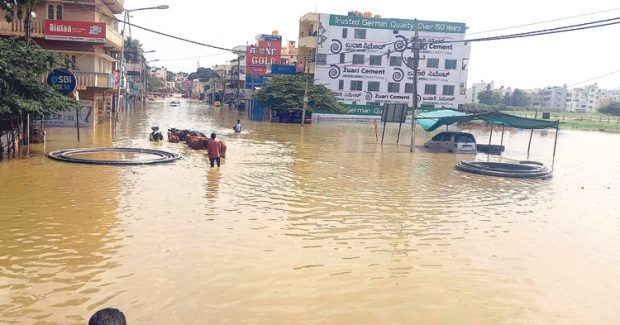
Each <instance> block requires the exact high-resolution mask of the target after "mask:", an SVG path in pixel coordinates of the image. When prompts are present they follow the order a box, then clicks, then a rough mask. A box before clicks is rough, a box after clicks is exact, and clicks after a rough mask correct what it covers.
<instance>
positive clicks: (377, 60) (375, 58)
mask: <svg viewBox="0 0 620 325" xmlns="http://www.w3.org/2000/svg"><path fill="white" fill-rule="evenodd" d="M382 58H383V56H381V55H371V56H370V65H381V61H382Z"/></svg>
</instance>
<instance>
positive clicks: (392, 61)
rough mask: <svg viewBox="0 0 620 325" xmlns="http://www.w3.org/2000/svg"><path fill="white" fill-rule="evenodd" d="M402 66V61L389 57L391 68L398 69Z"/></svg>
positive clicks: (395, 57)
mask: <svg viewBox="0 0 620 325" xmlns="http://www.w3.org/2000/svg"><path fill="white" fill-rule="evenodd" d="M402 64H403V60H402V59H401V58H399V57H397V56H393V57H390V66H391V67H400V66H401V65H402Z"/></svg>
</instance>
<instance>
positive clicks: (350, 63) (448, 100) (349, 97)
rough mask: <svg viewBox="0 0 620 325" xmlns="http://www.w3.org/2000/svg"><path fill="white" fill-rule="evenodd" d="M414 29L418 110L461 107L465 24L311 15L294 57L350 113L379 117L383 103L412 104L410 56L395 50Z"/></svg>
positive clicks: (466, 56) (301, 25)
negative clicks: (418, 49)
mask: <svg viewBox="0 0 620 325" xmlns="http://www.w3.org/2000/svg"><path fill="white" fill-rule="evenodd" d="M368 16H369V15H368ZM416 29H417V30H418V31H419V37H420V40H421V42H422V44H423V46H422V50H421V52H420V55H421V56H422V57H424V60H421V61H420V69H419V72H418V89H417V93H418V96H419V98H418V99H419V105H420V106H421V107H425V106H426V107H436V108H442V107H445V108H454V109H457V108H460V107H462V105H463V104H464V103H465V91H466V84H467V66H468V61H469V53H470V46H469V44H468V43H465V42H462V41H463V40H464V39H465V30H466V26H465V24H463V23H453V22H438V21H424V20H417V21H416V20H406V19H386V18H375V17H364V16H355V15H351V16H341V15H334V14H319V13H309V14H306V15H304V16H303V17H301V19H300V22H299V43H298V44H299V53H298V57H299V58H300V60H301V59H302V58H303V60H305V62H306V65H307V66H306V69H308V70H309V72H310V73H312V74H314V80H315V83H318V84H323V85H325V86H326V87H327V88H329V89H331V90H332V91H333V92H334V94H335V95H336V98H337V99H338V101H339V102H341V103H343V104H344V105H345V106H346V107H347V108H348V109H349V113H350V114H356V115H380V114H381V112H382V106H383V104H384V103H406V104H408V105H411V104H412V101H413V69H412V68H411V67H410V66H412V64H413V60H412V58H413V54H412V51H411V50H408V49H407V50H405V51H403V52H402V53H401V52H399V50H401V49H403V46H405V45H407V43H408V41H409V40H411V39H412V38H413V36H414V33H415V30H416Z"/></svg>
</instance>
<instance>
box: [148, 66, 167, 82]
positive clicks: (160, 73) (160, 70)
mask: <svg viewBox="0 0 620 325" xmlns="http://www.w3.org/2000/svg"><path fill="white" fill-rule="evenodd" d="M151 75H153V76H155V78H157V79H159V80H161V81H162V83H165V82H166V81H168V69H166V67H154V68H153V69H152V70H151Z"/></svg>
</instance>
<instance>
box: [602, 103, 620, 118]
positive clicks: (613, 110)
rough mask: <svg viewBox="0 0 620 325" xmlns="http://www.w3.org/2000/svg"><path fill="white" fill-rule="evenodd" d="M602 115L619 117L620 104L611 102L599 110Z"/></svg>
mask: <svg viewBox="0 0 620 325" xmlns="http://www.w3.org/2000/svg"><path fill="white" fill-rule="evenodd" d="M599 112H601V113H603V114H609V115H614V116H620V102H613V103H611V104H609V105H607V106H605V107H603V108H601V109H600V110H599Z"/></svg>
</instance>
